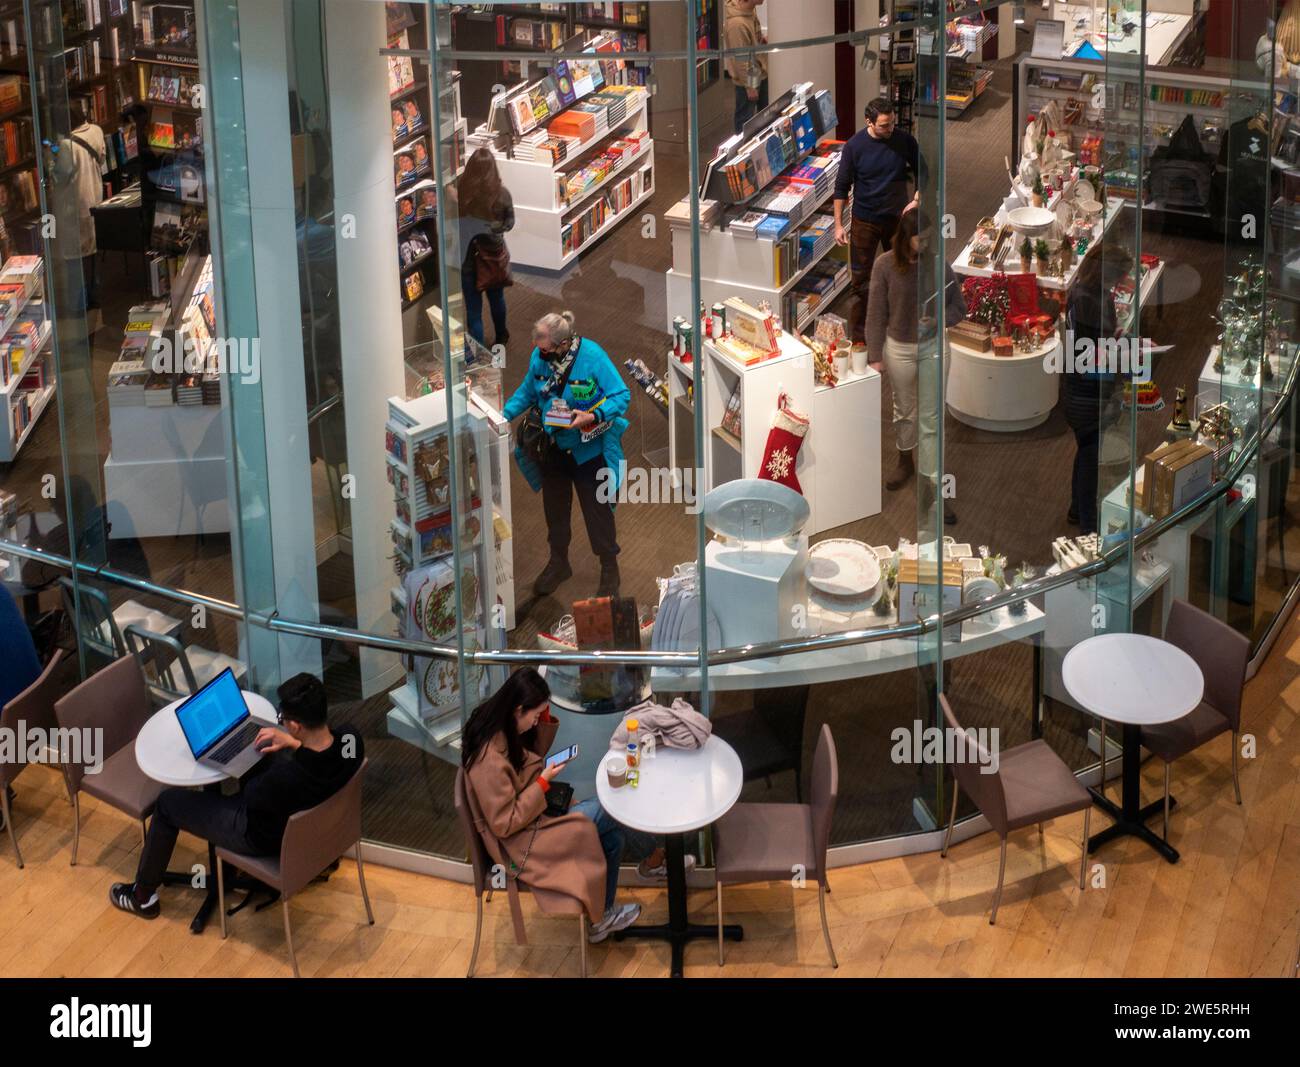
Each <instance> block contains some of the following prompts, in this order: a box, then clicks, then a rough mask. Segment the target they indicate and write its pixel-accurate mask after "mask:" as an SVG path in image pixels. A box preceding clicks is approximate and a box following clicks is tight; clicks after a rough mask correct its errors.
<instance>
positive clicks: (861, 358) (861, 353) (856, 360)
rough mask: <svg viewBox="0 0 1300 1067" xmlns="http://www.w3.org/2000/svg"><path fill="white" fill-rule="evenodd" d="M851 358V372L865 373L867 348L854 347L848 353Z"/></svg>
mask: <svg viewBox="0 0 1300 1067" xmlns="http://www.w3.org/2000/svg"><path fill="white" fill-rule="evenodd" d="M849 354H850V356H851V357H852V360H853V373H854V374H866V373H867V350H866V349H865V348H855V349H853V351H852V352H850V353H849Z"/></svg>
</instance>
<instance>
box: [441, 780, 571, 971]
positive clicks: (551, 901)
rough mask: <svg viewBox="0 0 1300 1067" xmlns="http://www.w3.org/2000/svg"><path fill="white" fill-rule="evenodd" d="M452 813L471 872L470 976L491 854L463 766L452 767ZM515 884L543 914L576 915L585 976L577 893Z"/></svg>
mask: <svg viewBox="0 0 1300 1067" xmlns="http://www.w3.org/2000/svg"><path fill="white" fill-rule="evenodd" d="M455 801H456V815H457V817H458V818H459V819H460V828H461V831H462V832H463V833H464V834H465V847H466V849H468V851H469V863H470V867H471V868H472V869H473V872H474V903H475V905H476V908H475V912H476V914H475V921H474V949H473V951H472V952H471V953H470V957H469V971H468V972H467V973H466V975H465V977H466V978H473V977H474V968H475V966H476V965H477V964H478V946H479V939H480V938H481V937H482V936H483V894H484V893H487V894H488V899H489V900H491V899H492V890H491V888H490V886H489V884H488V878H489V874H490V872H491V870H492V857H491V856H490V855H489V854H488V850H487V847H486V846H485V845H484V844H483V838H482V837H481V836H480V835H479V832H478V830H477V829H476V828H475V826H474V816H473V814H472V813H471V812H470V808H469V797H468V795H467V793H466V786H465V768H464V767H458V768H456V793H455ZM517 887H518V889H519V890H520V891H527V892H530V893H532V895H533V899H534V900H536V901H537V907H538V908H539V909H540V910H541V912H542V914H544V915H577V916H578V945H579V949H578V952H579V959H580V960H581V968H582V977H583V978H586V977H587V910H586V907H585V905H584V904H583V902H582V901H581V900H579V899H578V898H577V897H571V896H569V895H568V894H567V893H557V892H555V891H554V890H550V889H535V888H532V887H530V886H529V885H527V884H526V883H524V882H518V883H517Z"/></svg>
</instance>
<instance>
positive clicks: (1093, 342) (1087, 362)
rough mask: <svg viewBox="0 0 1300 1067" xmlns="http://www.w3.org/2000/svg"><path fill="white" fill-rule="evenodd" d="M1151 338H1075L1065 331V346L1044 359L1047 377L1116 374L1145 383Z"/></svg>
mask: <svg viewBox="0 0 1300 1067" xmlns="http://www.w3.org/2000/svg"><path fill="white" fill-rule="evenodd" d="M1151 349H1152V342H1151V338H1149V337H1100V338H1093V337H1076V336H1075V334H1074V331H1073V330H1068V329H1067V330H1066V331H1065V337H1064V341H1063V343H1062V344H1061V345H1060V346H1059V347H1056V348H1053V349H1052V350H1051V351H1050V352H1048V353H1047V355H1045V356H1044V357H1043V370H1044V371H1046V372H1047V373H1048V374H1115V375H1122V376H1123V377H1130V376H1132V377H1134V378H1136V379H1137V380H1138V381H1146V380H1147V378H1149V377H1150V375H1151Z"/></svg>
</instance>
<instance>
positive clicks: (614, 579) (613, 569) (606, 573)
mask: <svg viewBox="0 0 1300 1067" xmlns="http://www.w3.org/2000/svg"><path fill="white" fill-rule="evenodd" d="M619 580H620V579H619V573H618V561H617V560H613V559H611V560H605V561H603V562H602V563H601V565H600V585H599V586H598V587H597V588H596V595H597V596H618V586H619Z"/></svg>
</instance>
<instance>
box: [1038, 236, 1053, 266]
mask: <svg viewBox="0 0 1300 1067" xmlns="http://www.w3.org/2000/svg"><path fill="white" fill-rule="evenodd" d="M1034 255H1035V256H1037V257H1038V273H1039V274H1048V273H1050V271H1051V262H1050V261H1051V258H1052V252H1051V249H1049V248H1048V247H1047V242H1046V241H1045V240H1044V239H1043V238H1041V237H1040V238H1039V239H1038V240H1037V241H1035V242H1034Z"/></svg>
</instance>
